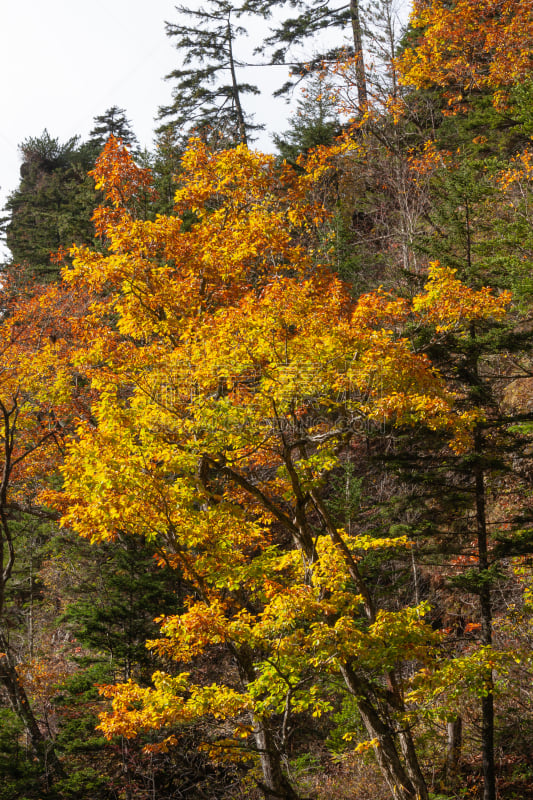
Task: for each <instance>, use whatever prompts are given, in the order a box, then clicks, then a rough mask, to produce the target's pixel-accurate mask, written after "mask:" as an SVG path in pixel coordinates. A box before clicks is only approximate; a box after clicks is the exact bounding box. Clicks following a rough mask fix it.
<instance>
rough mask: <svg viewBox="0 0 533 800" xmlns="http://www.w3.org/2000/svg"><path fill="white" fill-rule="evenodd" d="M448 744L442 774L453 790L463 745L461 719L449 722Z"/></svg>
mask: <svg viewBox="0 0 533 800" xmlns="http://www.w3.org/2000/svg"><path fill="white" fill-rule="evenodd" d="M446 727H447V736H448V742H447V747H446V764H445V765H444V773H445V776H446V781H447V783H448V784H449V785H450V786H451V787H452V788H453V786H454V784H455V783H456V781H457V776H458V773H459V762H460V759H461V747H462V743H463V720H462V719H461V717H457V718H456V719H453V720H451V721H450V722H448V724H447V726H446Z"/></svg>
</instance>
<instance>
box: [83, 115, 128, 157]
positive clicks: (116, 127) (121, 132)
mask: <svg viewBox="0 0 533 800" xmlns="http://www.w3.org/2000/svg"><path fill="white" fill-rule="evenodd" d="M94 122H95V125H94V128H93V129H92V131H91V132H90V134H89V144H90V145H94V147H95V148H96V149H97V153H96V155H99V153H100V151H101V150H102V148H103V146H104V145H105V143H106V142H107V140H108V139H109V137H110V136H114V137H115V138H116V139H121V140H122V143H123V144H124V145H126V147H129V148H130V150H135V149H136V147H137V146H138V141H137V137H136V136H135V134H134V132H133V130H132V127H131V122H130V121H129V119H128V118H127V117H126V111H125V109H123V108H119V107H118V106H111V108H108V109H107V111H105V112H104V113H103V114H101V115H100V116H98V117H95V118H94Z"/></svg>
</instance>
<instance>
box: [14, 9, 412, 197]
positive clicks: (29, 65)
mask: <svg viewBox="0 0 533 800" xmlns="http://www.w3.org/2000/svg"><path fill="white" fill-rule="evenodd" d="M188 1H189V3H190V5H191V6H193V4H195V6H196V7H197V6H199V5H201V0H188ZM400 2H402V0H400ZM406 3H407V0H403V2H402V5H404V6H405V5H406ZM182 4H183V5H186V4H187V0H182ZM195 6H193V7H195ZM177 19H178V17H177V12H176V10H175V0H91V2H87V0H0V76H1V77H0V103H1V105H0V107H1V109H2V114H1V116H0V208H1V207H2V206H3V205H4V202H5V199H6V196H7V195H8V194H9V192H11V191H13V190H14V189H15V188H16V187H17V185H18V182H19V169H20V163H21V159H20V156H19V153H18V145H19V144H20V143H21V142H22V141H24V140H25V139H27V138H29V137H35V136H40V135H41V133H42V132H43V130H44V129H45V128H46V129H47V130H48V132H49V133H50V135H51V136H52V137H54V138H58V139H59V140H60V141H61V142H64V141H66V140H68V139H69V138H70V137H72V136H76V135H79V136H81V137H82V139H84V138H86V137H87V136H88V134H89V132H90V130H91V129H92V127H93V125H94V117H95V116H97V115H100V114H103V113H104V112H105V111H106V110H107V109H108V108H110V107H111V106H113V105H116V106H119V107H120V108H124V109H125V110H126V115H127V117H128V119H129V120H130V121H131V122H132V127H133V130H134V132H135V134H136V136H137V138H138V140H139V142H140V144H141V146H142V147H147V148H149V149H151V148H152V143H153V131H154V128H155V127H156V123H155V121H154V120H155V117H156V115H157V111H158V108H159V106H161V105H165V104H168V103H169V102H170V100H171V91H172V83H171V82H170V81H165V80H164V76H165V75H167V74H168V73H169V72H171V71H172V70H173V69H176V68H177V67H178V66H179V55H178V52H177V51H176V49H175V48H174V46H173V42H172V39H171V38H169V37H168V36H167V35H166V33H165V25H164V23H165V20H168V21H170V22H176V21H177ZM266 29H267V23H262V22H258V23H257V24H256V26H255V27H254V29H253V30H252V32H251V37H250V48H251V49H253V46H255V45H256V44H258V43H259V41H260V40H261V39H262V38H263V35H264V33H265V32H266ZM282 70H283V68H281V69H280V68H279V67H278V68H274V71H273V70H268V69H256V70H253V73H252V74H251V75H250V74H248V75H246V80H248V81H249V82H251V83H257V84H258V85H259V87H260V88H261V89H262V90H263V94H262V96H261V98H260V99H259V100H256V101H255V102H256V108H253V107H252V108H251V110H252V111H255V114H256V121H257V122H266V123H267V131H266V132H265V133H263V134H262V135H261V137H260V139H259V140H258V142H257V143H256V146H259V147H260V148H262V149H264V150H272V149H273V146H272V142H271V138H270V134H271V133H272V131H277V132H280V131H282V130H284V129H286V127H287V118H288V116H289V114H290V107H288V106H287V105H286V104H285V103H284V101H281V100H278V101H275V100H273V99H271V93H272V91H273V90H274V89H275V88H277V87H278V86H279V85H280V84H281V83H283V82H284V80H285V79H286V74H285V73H284V72H283V71H282ZM280 72H281V74H280ZM247 102H248V101H247ZM294 103H295V100H293V105H294ZM268 128H270V133H269V131H268Z"/></svg>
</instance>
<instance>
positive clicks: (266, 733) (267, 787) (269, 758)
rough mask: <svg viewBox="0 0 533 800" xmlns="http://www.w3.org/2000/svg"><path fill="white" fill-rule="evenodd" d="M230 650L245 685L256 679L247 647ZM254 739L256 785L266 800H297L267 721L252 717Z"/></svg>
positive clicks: (232, 647) (250, 654)
mask: <svg viewBox="0 0 533 800" xmlns="http://www.w3.org/2000/svg"><path fill="white" fill-rule="evenodd" d="M230 650H231V652H232V654H233V656H234V658H235V659H236V661H237V665H238V668H239V672H240V675H241V679H242V681H243V682H244V683H245V684H248V683H252V681H254V680H255V678H256V673H255V668H254V664H253V658H252V653H251V651H250V650H249V648H248V647H246V646H243V647H236V646H234V645H230ZM253 728H254V739H255V745H256V747H257V752H258V754H259V761H260V763H261V771H262V773H263V780H262V781H258V782H257V785H258V786H259V788H260V789H261V791H262V792H263V794H264V795H265V797H266V798H267V800H269V798H272V799H273V800H275V799H276V798H277V799H278V800H298V794H297V793H296V792H295V790H294V789H293V787H292V786H291V783H290V781H289V780H288V778H287V777H286V776H285V775H284V773H283V768H282V766H281V754H280V752H279V750H278V748H277V747H276V743H275V741H274V737H273V736H272V731H271V729H270V725H269V722H268V720H266V719H263V718H262V717H259V716H256V715H253Z"/></svg>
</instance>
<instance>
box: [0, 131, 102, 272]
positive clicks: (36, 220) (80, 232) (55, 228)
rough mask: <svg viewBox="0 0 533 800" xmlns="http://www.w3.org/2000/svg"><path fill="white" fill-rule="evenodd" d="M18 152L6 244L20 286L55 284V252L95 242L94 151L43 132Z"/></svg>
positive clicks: (10, 200) (25, 142)
mask: <svg viewBox="0 0 533 800" xmlns="http://www.w3.org/2000/svg"><path fill="white" fill-rule="evenodd" d="M19 149H20V153H21V155H22V158H23V162H22V166H21V168H20V175H21V181H20V185H19V187H18V189H16V190H15V191H14V192H12V193H11V195H10V196H9V198H8V200H7V203H6V211H7V222H6V224H5V236H6V243H7V246H8V248H9V249H10V251H11V254H12V258H13V262H14V263H15V264H17V271H18V281H19V282H20V283H25V282H28V281H30V279H31V278H34V279H37V280H38V281H50V280H55V279H56V278H57V277H58V275H59V267H58V266H57V265H56V264H52V263H51V262H50V255H51V254H52V253H55V252H57V251H58V250H59V249H60V248H62V247H64V248H67V247H69V246H70V245H71V244H72V243H76V244H88V243H93V242H94V232H93V225H92V222H91V218H92V211H93V208H94V205H95V203H96V193H95V190H94V184H93V181H92V180H91V179H90V178H88V177H87V172H88V170H89V169H91V168H92V166H93V164H94V161H93V156H92V152H91V148H90V147H88V146H87V145H80V140H79V137H73V138H72V139H69V140H68V141H67V142H64V143H61V142H60V141H59V139H55V138H53V137H52V136H50V134H49V133H48V131H47V130H44V131H43V133H42V134H41V136H39V137H30V138H28V139H26V140H25V141H24V142H22V144H21V145H20V148H19Z"/></svg>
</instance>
